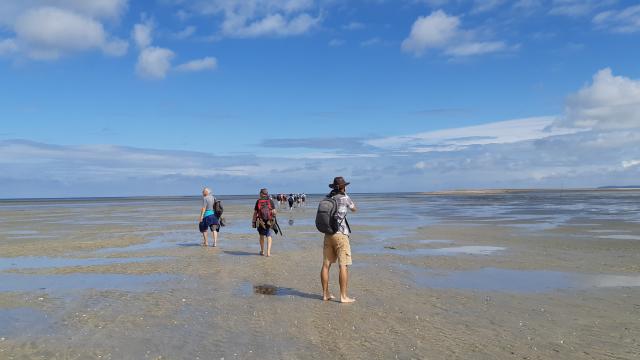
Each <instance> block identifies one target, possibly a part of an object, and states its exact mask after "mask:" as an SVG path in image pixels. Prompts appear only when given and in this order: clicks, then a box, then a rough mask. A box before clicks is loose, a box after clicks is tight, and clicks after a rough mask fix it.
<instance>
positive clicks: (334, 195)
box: [316, 176, 357, 303]
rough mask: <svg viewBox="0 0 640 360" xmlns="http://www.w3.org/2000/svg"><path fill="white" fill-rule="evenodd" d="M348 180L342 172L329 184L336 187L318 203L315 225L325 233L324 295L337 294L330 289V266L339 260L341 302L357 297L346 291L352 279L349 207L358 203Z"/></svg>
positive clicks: (324, 298)
mask: <svg viewBox="0 0 640 360" xmlns="http://www.w3.org/2000/svg"><path fill="white" fill-rule="evenodd" d="M347 185H349V183H348V182H346V181H345V180H344V178H343V177H342V176H338V177H336V178H334V179H333V183H332V184H330V185H329V187H330V188H331V189H333V190H331V192H330V193H329V195H327V196H326V197H325V198H324V199H323V200H321V201H320V204H318V212H317V213H316V228H317V229H318V231H320V232H322V233H324V250H323V261H322V270H321V271H320V282H321V283H322V299H323V300H325V301H326V300H330V299H333V298H334V296H333V295H331V293H330V292H329V270H330V269H331V264H333V263H335V262H336V261H337V262H338V265H339V267H340V272H339V278H338V279H339V283H340V302H341V303H352V302H354V301H356V300H355V299H353V298H350V297H349V296H348V295H347V285H348V283H349V272H348V267H349V266H350V265H351V264H352V261H351V245H350V244H349V235H350V234H351V228H350V227H349V222H348V221H347V211H348V210H351V211H352V212H355V211H356V210H357V209H356V205H355V204H354V202H353V200H351V198H350V197H349V195H347Z"/></svg>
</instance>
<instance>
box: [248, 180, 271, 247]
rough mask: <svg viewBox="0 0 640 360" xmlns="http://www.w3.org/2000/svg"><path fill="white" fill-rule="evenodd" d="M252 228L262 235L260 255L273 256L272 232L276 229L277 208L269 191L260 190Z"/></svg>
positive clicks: (254, 209)
mask: <svg viewBox="0 0 640 360" xmlns="http://www.w3.org/2000/svg"><path fill="white" fill-rule="evenodd" d="M251 226H252V227H253V228H254V229H258V234H260V255H262V256H265V255H266V256H271V241H272V232H273V230H275V229H276V226H277V224H276V206H275V203H274V202H273V200H272V199H271V197H270V196H269V191H267V189H260V198H259V199H258V200H257V201H256V205H255V206H254V208H253V221H252V222H251ZM265 238H266V240H267V251H266V253H265V249H264V242H265Z"/></svg>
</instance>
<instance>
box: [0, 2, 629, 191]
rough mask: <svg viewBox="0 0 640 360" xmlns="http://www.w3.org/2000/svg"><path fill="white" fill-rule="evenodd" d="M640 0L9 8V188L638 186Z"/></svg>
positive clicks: (0, 172) (5, 177) (3, 79)
mask: <svg viewBox="0 0 640 360" xmlns="http://www.w3.org/2000/svg"><path fill="white" fill-rule="evenodd" d="M639 45H640V3H639V2H638V1H623V0H599V1H596V0H483V1H481V0H353V1H337V0H242V1H241V0H191V1H188V0H146V1H132V0H3V1H1V2H0V198H19V197H82V196H134V195H190V194H194V195H197V194H198V193H199V191H200V189H201V187H202V186H209V187H211V188H213V190H214V192H215V193H217V194H252V193H256V192H257V191H258V189H259V188H260V187H265V186H266V187H268V188H269V189H270V190H271V191H272V192H308V193H321V192H325V191H326V190H328V187H327V184H328V183H329V182H331V180H332V179H333V177H334V176H344V177H345V178H346V179H347V180H348V181H350V182H351V183H352V185H351V186H350V188H351V191H353V192H397V191H435V190H449V189H477V188H558V187H562V188H572V187H598V186H607V185H637V184H639V183H640V46H639Z"/></svg>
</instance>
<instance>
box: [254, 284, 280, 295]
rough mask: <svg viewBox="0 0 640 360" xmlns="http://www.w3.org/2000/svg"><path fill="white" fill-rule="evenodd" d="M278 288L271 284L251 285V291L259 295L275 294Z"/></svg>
mask: <svg viewBox="0 0 640 360" xmlns="http://www.w3.org/2000/svg"><path fill="white" fill-rule="evenodd" d="M277 292H278V288H277V287H276V286H273V285H253V293H254V294H261V295H276V293H277Z"/></svg>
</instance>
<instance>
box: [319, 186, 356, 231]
mask: <svg viewBox="0 0 640 360" xmlns="http://www.w3.org/2000/svg"><path fill="white" fill-rule="evenodd" d="M340 196H344V195H335V196H327V197H326V198H324V199H322V200H320V203H319V204H318V212H316V229H318V231H320V232H321V233H324V234H335V233H337V232H338V231H339V230H340V222H338V218H337V217H336V214H337V212H338V201H337V198H338V197H340ZM344 221H345V222H346V221H347V218H346V216H345V218H344ZM347 227H349V223H348V222H347Z"/></svg>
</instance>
